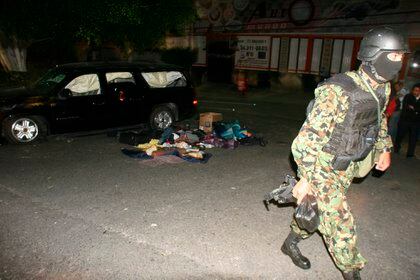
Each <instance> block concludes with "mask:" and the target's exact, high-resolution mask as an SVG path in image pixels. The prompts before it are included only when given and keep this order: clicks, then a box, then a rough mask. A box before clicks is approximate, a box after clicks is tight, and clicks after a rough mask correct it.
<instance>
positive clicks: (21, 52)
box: [0, 40, 27, 72]
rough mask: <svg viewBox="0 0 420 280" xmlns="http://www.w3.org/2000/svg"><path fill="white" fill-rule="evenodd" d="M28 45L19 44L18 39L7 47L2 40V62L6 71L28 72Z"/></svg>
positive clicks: (0, 52)
mask: <svg viewBox="0 0 420 280" xmlns="http://www.w3.org/2000/svg"><path fill="white" fill-rule="evenodd" d="M26 49H27V48H26V47H21V46H19V45H18V43H17V40H13V43H12V44H11V45H9V46H7V47H4V46H3V45H2V44H1V42H0V63H1V65H2V66H3V68H4V70H5V71H6V72H26V71H27V68H26Z"/></svg>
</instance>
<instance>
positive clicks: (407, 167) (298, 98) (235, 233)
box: [0, 85, 420, 279]
mask: <svg viewBox="0 0 420 280" xmlns="http://www.w3.org/2000/svg"><path fill="white" fill-rule="evenodd" d="M198 91H199V97H200V99H199V100H200V110H201V111H216V112H221V113H223V114H224V116H225V119H238V120H240V121H241V123H243V124H244V125H246V126H247V127H249V128H250V129H253V130H255V131H257V132H259V133H261V134H262V135H264V137H265V138H266V139H267V140H268V142H269V144H268V145H267V146H266V147H259V146H251V147H243V146H241V147H239V148H238V149H236V150H221V149H213V150H211V151H210V152H211V153H212V154H213V157H212V158H211V159H210V160H209V162H208V163H207V164H199V163H187V162H184V163H177V164H164V165H157V166H150V165H146V164H144V163H142V162H140V161H139V160H135V159H131V158H128V157H126V156H124V155H123V154H122V153H121V151H120V149H121V148H122V147H126V146H125V145H123V144H119V143H118V142H117V141H116V139H115V138H113V137H107V136H106V135H103V134H101V135H95V136H86V137H72V138H66V137H52V138H51V139H49V140H48V141H47V142H44V143H40V144H36V145H28V146H12V145H3V146H0V170H1V171H0V172H1V176H0V213H1V214H0V279H256V278H258V279H340V277H341V276H340V272H339V271H338V270H337V269H336V268H335V266H334V264H333V262H332V260H331V259H330V257H329V255H328V253H327V250H326V248H325V246H324V244H323V242H322V239H321V237H320V236H319V235H318V234H315V235H314V236H313V237H311V238H310V239H308V240H305V241H303V242H302V243H301V246H300V247H301V250H302V252H303V253H304V254H305V255H306V256H307V257H308V258H309V259H310V260H311V262H312V268H311V269H310V270H308V271H303V270H301V269H299V268H297V267H295V266H294V265H293V264H292V262H291V261H290V259H289V258H288V257H286V256H284V255H283V254H282V253H281V251H280V246H281V244H282V242H283V240H284V239H285V237H286V236H287V234H288V232H289V223H290V220H291V217H292V214H293V208H291V207H286V208H280V207H277V206H274V205H272V206H271V208H270V209H271V211H269V212H268V211H267V210H266V209H265V207H264V205H263V203H262V198H263V196H264V194H265V193H266V192H268V191H271V190H272V189H273V188H275V187H276V186H277V185H278V184H280V183H281V181H282V178H283V176H284V174H286V173H291V172H292V169H291V166H290V162H289V153H290V150H289V147H290V141H291V140H292V139H293V137H294V136H295V135H296V132H297V130H298V129H299V127H300V125H301V123H302V120H303V112H304V109H305V106H306V103H307V101H309V99H310V94H302V93H293V92H281V91H279V90H254V91H252V92H251V93H250V94H249V95H248V96H246V97H240V96H238V95H236V94H235V92H234V91H233V90H232V89H231V88H228V87H223V86H216V85H207V86H203V87H201V88H199V90H198ZM191 123H192V124H193V125H194V124H195V122H194V120H192V121H191ZM393 159H394V162H393V163H394V164H393V167H392V168H391V169H390V170H389V171H388V172H387V173H385V174H384V175H383V176H382V177H380V178H375V177H371V176H369V177H367V178H366V180H364V181H363V182H362V183H359V184H354V185H353V186H352V188H351V189H350V191H349V194H348V197H349V202H350V206H351V207H352V210H353V214H354V216H355V219H356V223H357V225H358V232H359V245H360V250H361V252H362V254H363V255H364V256H365V257H366V258H367V259H368V260H369V263H368V265H367V267H366V268H365V269H364V270H363V271H362V277H363V278H364V279H419V278H420V270H419V263H420V257H419V256H420V245H419V243H418V236H420V230H419V228H418V225H419V221H420V211H419V210H420V204H419V186H420V175H419V172H418V170H419V167H420V165H419V160H418V159H410V160H408V159H405V158H404V157H402V156H400V155H396V156H394V158H393Z"/></svg>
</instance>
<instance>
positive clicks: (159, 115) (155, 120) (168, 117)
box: [149, 105, 175, 130]
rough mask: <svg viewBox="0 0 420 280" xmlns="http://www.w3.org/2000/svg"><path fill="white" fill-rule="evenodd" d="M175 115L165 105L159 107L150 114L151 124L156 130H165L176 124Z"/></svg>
mask: <svg viewBox="0 0 420 280" xmlns="http://www.w3.org/2000/svg"><path fill="white" fill-rule="evenodd" d="M174 120H175V118H174V113H173V112H172V110H171V109H170V108H169V107H167V106H164V105H161V106H157V107H156V108H155V109H153V111H152V113H151V114H150V118H149V124H150V127H151V128H152V129H154V130H165V129H166V128H168V127H170V126H171V125H172V124H173V123H174Z"/></svg>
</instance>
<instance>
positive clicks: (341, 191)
mask: <svg viewBox="0 0 420 280" xmlns="http://www.w3.org/2000/svg"><path fill="white" fill-rule="evenodd" d="M353 171H354V166H353V164H351V165H350V167H349V168H348V169H347V170H346V171H335V170H332V168H331V167H330V164H329V163H328V162H321V164H320V165H317V167H316V170H315V172H314V178H313V180H311V187H312V190H313V192H314V193H315V195H316V197H317V203H318V209H319V215H320V225H319V228H318V230H319V232H320V233H321V234H322V237H323V238H324V240H325V243H326V244H327V247H328V251H329V253H330V255H331V256H332V258H333V260H334V262H335V264H336V265H337V267H338V268H339V269H340V270H341V271H346V272H347V271H351V270H354V269H361V268H363V266H364V265H365V263H366V259H365V258H363V257H362V255H360V253H359V251H358V249H357V246H356V245H357V244H356V241H357V235H356V226H355V224H354V220H353V215H352V214H351V212H350V207H349V205H348V203H347V198H346V193H347V189H348V187H349V186H350V184H351V182H352V180H353ZM291 227H292V230H293V231H295V232H296V233H298V234H299V235H300V236H301V237H302V238H308V237H309V236H310V235H311V234H310V233H309V232H307V231H306V230H304V229H300V228H299V226H298V225H297V223H296V220H295V219H293V221H292V224H291Z"/></svg>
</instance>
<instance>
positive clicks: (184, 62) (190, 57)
mask: <svg viewBox="0 0 420 280" xmlns="http://www.w3.org/2000/svg"><path fill="white" fill-rule="evenodd" d="M161 59H162V61H163V62H165V63H169V64H175V65H179V66H182V67H185V68H190V67H191V65H192V64H193V63H194V62H195V61H196V59H197V51H196V50H193V49H191V48H172V49H166V50H162V55H161Z"/></svg>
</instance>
